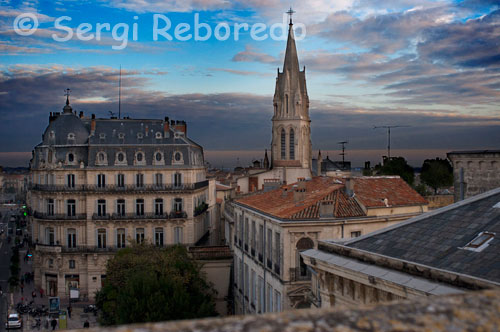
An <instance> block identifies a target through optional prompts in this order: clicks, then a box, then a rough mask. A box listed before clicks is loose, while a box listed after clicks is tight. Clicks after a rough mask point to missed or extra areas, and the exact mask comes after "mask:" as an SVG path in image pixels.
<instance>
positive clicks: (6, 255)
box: [0, 206, 15, 329]
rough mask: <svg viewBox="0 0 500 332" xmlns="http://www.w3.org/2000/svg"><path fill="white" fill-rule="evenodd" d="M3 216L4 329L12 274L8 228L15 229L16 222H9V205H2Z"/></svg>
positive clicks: (0, 278) (0, 321) (0, 317)
mask: <svg viewBox="0 0 500 332" xmlns="http://www.w3.org/2000/svg"><path fill="white" fill-rule="evenodd" d="M0 212H1V213H2V218H0V232H1V231H2V230H3V233H2V234H1V235H0V286H1V287H2V297H1V299H0V329H4V327H5V321H6V319H7V313H8V298H7V297H8V294H9V284H8V280H9V276H10V256H11V253H12V251H11V244H9V243H7V237H8V228H9V227H12V228H13V229H15V223H9V219H10V216H11V215H12V212H11V211H10V208H8V207H4V206H2V207H0Z"/></svg>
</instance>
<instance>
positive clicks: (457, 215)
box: [301, 188, 500, 308]
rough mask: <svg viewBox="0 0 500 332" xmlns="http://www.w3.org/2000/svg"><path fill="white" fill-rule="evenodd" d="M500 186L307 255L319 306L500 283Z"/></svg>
mask: <svg viewBox="0 0 500 332" xmlns="http://www.w3.org/2000/svg"><path fill="white" fill-rule="evenodd" d="M499 201H500V188H497V189H494V190H491V191H489V192H486V193H482V194H479V195H476V196H473V197H470V198H468V199H465V200H463V201H460V202H458V203H455V204H452V205H449V206H446V207H444V208H441V209H437V210H434V211H431V212H428V213H424V214H422V215H420V216H416V217H413V218H411V219H408V220H407V221H405V222H402V223H400V224H397V225H393V226H390V227H387V228H384V229H381V230H379V231H376V232H374V233H372V234H369V235H366V236H362V237H359V238H356V239H345V240H343V241H341V240H333V238H332V240H329V241H321V242H320V243H319V245H318V248H317V249H310V250H306V251H304V252H302V253H301V257H302V259H303V261H304V262H305V264H307V265H308V268H309V269H310V270H311V271H312V287H311V293H310V296H309V299H310V301H311V303H312V304H313V305H314V306H315V307H322V308H328V307H351V308H357V307H359V306H360V305H368V304H378V303H383V302H389V301H397V300H402V299H408V300H415V299H418V298H423V297H429V296H439V295H447V294H460V293H464V292H466V291H469V290H479V289H488V288H498V287H499V286H500V264H499V262H500V256H499V255H498V253H499V252H500V241H499V240H498V234H499V232H500V218H499V216H500V203H499Z"/></svg>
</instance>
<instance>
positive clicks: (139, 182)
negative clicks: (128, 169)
mask: <svg viewBox="0 0 500 332" xmlns="http://www.w3.org/2000/svg"><path fill="white" fill-rule="evenodd" d="M135 186H136V187H137V188H142V187H144V174H141V173H139V174H136V175H135Z"/></svg>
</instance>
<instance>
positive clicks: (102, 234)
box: [97, 228, 106, 249]
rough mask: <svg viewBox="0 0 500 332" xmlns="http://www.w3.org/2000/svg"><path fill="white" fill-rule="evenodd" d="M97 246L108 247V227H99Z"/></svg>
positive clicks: (100, 247)
mask: <svg viewBox="0 0 500 332" xmlns="http://www.w3.org/2000/svg"><path fill="white" fill-rule="evenodd" d="M97 248H99V249H104V248H106V229H104V228H99V229H98V230H97Z"/></svg>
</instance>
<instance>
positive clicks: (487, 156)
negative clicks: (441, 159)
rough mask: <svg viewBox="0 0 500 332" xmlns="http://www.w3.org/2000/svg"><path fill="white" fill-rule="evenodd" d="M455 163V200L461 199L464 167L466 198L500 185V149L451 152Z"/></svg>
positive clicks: (452, 160)
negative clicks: (461, 174) (461, 177)
mask: <svg viewBox="0 0 500 332" xmlns="http://www.w3.org/2000/svg"><path fill="white" fill-rule="evenodd" d="M448 159H450V160H451V162H452V164H453V183H454V187H455V202H457V201H459V200H460V188H461V184H460V182H461V181H460V173H461V169H463V189H464V198H468V197H471V196H474V195H477V194H481V193H483V192H486V191H488V190H491V189H495V188H498V187H500V150H498V151H469V152H450V153H448Z"/></svg>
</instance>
